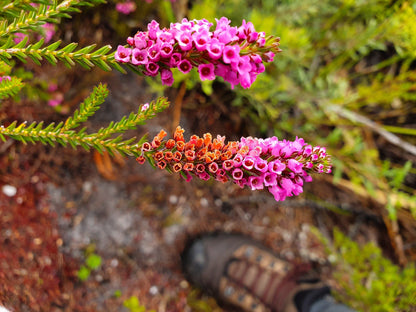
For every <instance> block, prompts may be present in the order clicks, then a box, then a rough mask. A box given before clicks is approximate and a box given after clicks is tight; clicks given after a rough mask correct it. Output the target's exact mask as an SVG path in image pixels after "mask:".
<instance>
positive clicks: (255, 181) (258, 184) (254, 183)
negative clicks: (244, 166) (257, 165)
mask: <svg viewBox="0 0 416 312" xmlns="http://www.w3.org/2000/svg"><path fill="white" fill-rule="evenodd" d="M248 185H249V186H250V188H251V190H253V191H254V190H262V189H263V188H264V185H263V177H262V176H251V177H249V178H248Z"/></svg>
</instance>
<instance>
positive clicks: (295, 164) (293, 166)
mask: <svg viewBox="0 0 416 312" xmlns="http://www.w3.org/2000/svg"><path fill="white" fill-rule="evenodd" d="M287 167H288V168H289V169H290V170H292V171H293V172H294V173H301V172H302V167H303V164H302V163H300V162H299V161H297V160H296V159H289V160H288V161H287Z"/></svg>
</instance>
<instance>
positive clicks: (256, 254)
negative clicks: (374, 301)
mask: <svg viewBox="0 0 416 312" xmlns="http://www.w3.org/2000/svg"><path fill="white" fill-rule="evenodd" d="M182 265H183V271H184V273H185V275H186V276H187V278H188V279H189V280H190V282H192V283H194V284H195V285H196V286H198V287H199V288H201V289H202V290H204V291H207V292H208V293H209V294H211V295H213V296H215V297H216V298H217V299H219V301H221V302H223V303H225V304H228V305H232V306H234V307H237V308H239V309H240V310H243V311H253V312H260V311H273V312H298V311H309V307H310V305H311V304H312V303H313V302H315V301H316V300H318V299H320V298H322V297H324V296H325V295H327V294H329V288H328V287H327V286H326V285H325V284H324V283H322V282H321V281H320V280H319V278H317V276H316V275H313V274H311V266H310V265H309V264H297V265H296V264H293V263H290V262H288V261H285V260H283V259H281V258H279V257H277V256H276V255H274V254H273V253H272V252H271V251H270V250H268V249H267V248H266V247H264V246H262V245H260V244H259V243H258V242H255V241H253V240H252V239H250V238H248V237H245V236H242V235H238V234H208V235H206V236H203V237H201V238H199V239H196V240H194V241H193V242H192V243H191V244H189V245H188V246H187V247H186V248H185V250H184V252H183V254H182Z"/></svg>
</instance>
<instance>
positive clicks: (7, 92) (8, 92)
mask: <svg viewBox="0 0 416 312" xmlns="http://www.w3.org/2000/svg"><path fill="white" fill-rule="evenodd" d="M23 86H24V83H23V82H22V80H21V79H20V78H17V77H11V79H10V80H7V79H3V80H2V81H1V82H0V100H2V99H5V98H8V97H11V96H14V95H16V94H17V93H18V92H19V91H20V90H21V89H22V88H23Z"/></svg>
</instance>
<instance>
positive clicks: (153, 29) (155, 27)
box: [147, 20, 160, 40]
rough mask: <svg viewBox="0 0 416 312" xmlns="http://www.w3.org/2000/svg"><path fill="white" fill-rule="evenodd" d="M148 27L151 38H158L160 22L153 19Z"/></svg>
mask: <svg viewBox="0 0 416 312" xmlns="http://www.w3.org/2000/svg"><path fill="white" fill-rule="evenodd" d="M147 29H148V36H149V38H150V39H152V40H155V39H157V33H158V31H160V28H159V23H158V22H156V21H155V20H153V21H151V22H150V23H149V24H147Z"/></svg>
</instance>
